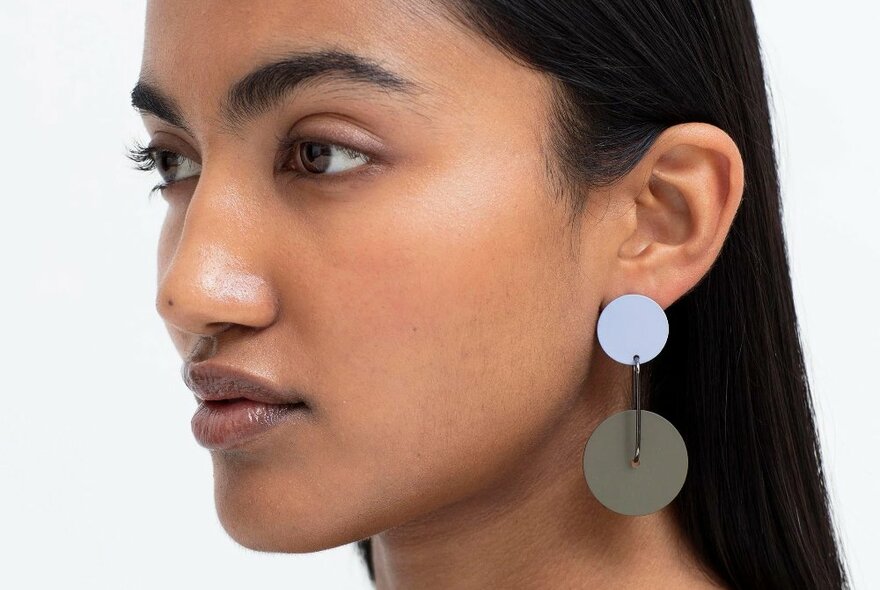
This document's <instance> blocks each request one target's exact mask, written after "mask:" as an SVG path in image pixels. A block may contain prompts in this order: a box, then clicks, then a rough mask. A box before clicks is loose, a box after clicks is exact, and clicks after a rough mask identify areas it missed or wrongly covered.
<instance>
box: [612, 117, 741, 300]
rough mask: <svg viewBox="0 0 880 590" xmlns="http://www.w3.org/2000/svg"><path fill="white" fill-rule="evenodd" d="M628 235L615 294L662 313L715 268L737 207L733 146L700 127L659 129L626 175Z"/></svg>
mask: <svg viewBox="0 0 880 590" xmlns="http://www.w3.org/2000/svg"><path fill="white" fill-rule="evenodd" d="M631 174H632V175H633V176H632V180H633V182H634V183H637V184H634V185H633V187H634V188H633V192H634V193H635V207H633V208H631V209H630V214H631V215H633V216H634V221H632V224H633V231H632V232H631V234H630V235H629V237H628V238H627V239H626V241H625V242H623V243H621V245H620V250H619V251H618V262H619V263H620V264H621V265H622V268H623V269H624V272H623V275H622V276H621V279H622V284H620V289H619V290H618V292H614V293H609V295H608V296H609V298H610V299H613V298H614V297H616V296H618V295H621V294H624V293H641V294H644V295H647V296H649V297H651V298H652V299H654V300H655V301H657V302H658V303H660V305H661V306H662V307H664V308H665V307H666V306H668V305H669V304H671V303H672V302H673V301H675V300H676V299H678V298H679V297H681V296H682V295H683V294H685V293H686V292H688V291H689V290H690V289H692V288H693V287H694V286H695V285H696V284H697V283H698V282H699V281H700V280H701V279H702V277H703V276H704V275H705V274H706V273H707V272H708V270H709V269H710V268H711V267H712V264H713V263H714V262H715V260H716V258H717V256H718V254H719V252H720V250H721V247H722V245H723V244H724V241H725V240H726V238H727V235H728V233H729V231H730V227H731V225H732V223H733V219H734V217H735V214H736V211H737V209H738V208H739V205H740V202H741V201H742V191H743V175H744V169H743V162H742V157H741V155H740V152H739V149H738V148H737V146H736V144H735V142H734V141H733V140H732V139H731V138H730V136H729V135H727V133H725V132H724V131H723V130H722V129H720V128H718V127H716V126H714V125H709V124H706V123H684V124H681V125H675V126H673V127H670V128H668V129H666V130H665V131H664V132H663V133H662V134H661V135H660V136H659V137H658V138H657V140H656V141H655V142H654V145H653V146H652V147H651V149H650V150H649V151H648V153H647V154H646V155H645V156H644V157H643V158H642V161H641V162H640V164H639V165H638V166H637V167H636V169H634V170H633V171H632V173H631Z"/></svg>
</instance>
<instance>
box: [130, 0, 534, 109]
mask: <svg viewBox="0 0 880 590" xmlns="http://www.w3.org/2000/svg"><path fill="white" fill-rule="evenodd" d="M313 49H323V50H327V49H337V50H343V51H347V52H351V53H355V54H358V55H361V56H364V57H366V58H368V59H370V60H372V61H375V62H376V63H379V64H381V65H382V66H383V67H385V68H387V69H388V70H391V71H393V72H395V73H398V74H400V75H401V76H402V77H405V78H407V79H410V80H413V81H415V82H416V83H417V84H418V86H419V88H420V89H426V92H423V93H420V95H419V96H418V97H415V98H413V99H412V100H413V101H414V105H413V106H415V107H418V108H419V109H421V110H422V111H423V113H425V114H428V115H429V116H430V115H431V114H436V111H444V110H445V111H447V112H448V111H455V113H456V114H457V115H458V116H460V117H465V116H466V115H467V114H473V115H478V116H479V115H484V114H486V112H485V111H486V109H488V112H489V114H491V113H492V112H493V110H497V109H498V107H499V105H505V104H512V103H517V104H519V105H521V106H522V105H528V104H529V95H530V94H532V95H533V96H534V99H535V100H541V98H542V96H543V95H540V90H541V89H543V88H544V86H543V80H542V79H541V78H540V77H539V76H538V75H537V74H536V73H535V72H533V71H532V70H529V69H527V68H524V67H522V66H521V65H519V64H516V63H515V62H514V61H513V60H510V59H509V58H508V57H506V56H505V55H504V54H502V53H501V52H499V51H498V50H497V49H495V48H494V47H493V46H492V45H491V44H489V43H488V42H487V41H486V40H484V39H482V38H480V37H478V36H477V35H474V34H469V33H466V32H465V31H463V30H462V29H461V28H459V27H457V26H455V25H453V24H452V23H451V22H450V21H449V20H447V19H445V18H444V17H443V16H442V13H441V12H440V11H439V8H438V7H437V6H436V5H435V4H434V2H432V1H429V0H418V1H412V0H288V1H278V0H275V1H269V0H248V2H241V1H240V0H187V1H186V2H180V1H179V0H150V1H149V2H148V5H147V17H146V30H145V38H144V53H143V63H142V71H141V77H142V78H148V79H149V80H150V81H151V83H153V84H155V85H156V86H158V87H159V88H160V89H162V90H163V91H166V92H167V93H168V94H171V95H173V96H174V97H175V98H176V100H178V101H179V102H180V103H181V104H183V105H185V108H186V110H187V112H188V114H189V116H190V117H192V118H193V120H206V119H209V118H212V117H214V116H215V115H216V113H215V112H214V111H215V110H216V108H217V106H218V105H219V101H218V97H222V96H224V95H225V94H226V92H227V90H228V89H229V87H230V85H231V84H232V83H233V82H234V81H236V80H239V79H240V78H242V77H243V76H244V75H246V74H247V73H248V72H250V71H252V70H253V69H254V68H255V66H257V65H259V64H263V63H267V62H269V61H272V60H273V58H277V56H279V55H283V54H285V53H288V52H292V51H302V50H313ZM481 110H483V112H481ZM432 112H433V113H432Z"/></svg>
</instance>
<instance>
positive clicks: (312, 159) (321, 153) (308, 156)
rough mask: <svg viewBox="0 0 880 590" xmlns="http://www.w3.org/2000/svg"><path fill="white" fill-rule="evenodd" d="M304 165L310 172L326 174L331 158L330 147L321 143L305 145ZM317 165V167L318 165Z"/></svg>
mask: <svg viewBox="0 0 880 590" xmlns="http://www.w3.org/2000/svg"><path fill="white" fill-rule="evenodd" d="M302 145H303V147H304V148H305V149H304V152H305V153H304V155H303V164H304V165H305V168H306V169H307V170H309V172H324V171H325V170H326V169H327V162H328V160H329V156H330V146H329V145H326V144H321V143H309V142H306V143H303V144H302ZM316 163H317V165H316Z"/></svg>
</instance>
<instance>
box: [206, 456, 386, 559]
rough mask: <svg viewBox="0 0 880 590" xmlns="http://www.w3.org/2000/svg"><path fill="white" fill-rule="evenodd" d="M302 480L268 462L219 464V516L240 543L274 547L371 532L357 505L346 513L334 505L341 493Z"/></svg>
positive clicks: (321, 545) (305, 548)
mask: <svg viewBox="0 0 880 590" xmlns="http://www.w3.org/2000/svg"><path fill="white" fill-rule="evenodd" d="M301 486H307V483H306V482H305V481H304V480H303V479H301V478H300V477H298V476H294V477H283V476H281V474H278V473H275V474H273V473H272V472H271V470H268V469H265V468H259V467H255V468H251V469H249V468H246V467H242V466H240V465H239V466H238V468H230V469H218V470H215V474H214V504H215V508H216V511H217V517H218V518H219V520H220V524H221V525H222V527H223V529H224V530H225V531H226V533H227V534H228V535H229V536H230V537H231V538H232V539H233V540H234V541H235V542H236V543H238V544H239V545H242V546H243V547H247V548H248V549H252V550H254V551H263V552H270V553H312V552H316V551H323V550H325V549H331V548H333V547H338V546H340V545H345V544H348V543H352V542H354V541H356V540H358V539H361V538H364V537H365V536H368V535H369V534H370V532H367V533H364V532H363V530H362V527H363V519H362V518H356V517H355V515H354V513H355V512H357V511H356V510H354V509H353V508H352V509H351V511H352V517H351V518H346V517H345V514H344V513H345V511H346V507H345V506H342V507H337V506H334V503H333V502H334V500H338V499H340V496H335V495H333V496H330V497H327V496H324V497H321V496H320V494H317V493H316V491H315V489H313V488H309V489H303V488H302V487H301ZM349 506H351V505H350V504H349ZM348 525H351V526H348Z"/></svg>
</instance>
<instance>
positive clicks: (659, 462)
mask: <svg viewBox="0 0 880 590" xmlns="http://www.w3.org/2000/svg"><path fill="white" fill-rule="evenodd" d="M641 412H642V426H641V428H642V441H641V446H640V455H639V464H638V466H637V467H634V466H633V464H632V460H633V450H634V449H635V444H636V410H625V411H623V412H618V413H617V414H614V415H613V416H610V417H608V418H606V419H605V420H603V421H602V423H601V424H599V426H597V427H596V430H594V431H593V433H592V434H591V435H590V439H589V440H588V441H587V444H586V446H585V447H584V477H585V478H586V480H587V485H588V486H589V487H590V491H591V492H593V495H594V496H595V497H596V499H597V500H599V502H601V503H602V504H603V505H604V506H605V507H606V508H608V509H610V510H613V511H614V512H617V513H619V514H625V515H627V516H641V515H644V514H650V513H652V512H656V511H657V510H660V509H661V508H663V507H664V506H666V505H667V504H669V503H670V502H671V501H672V500H673V499H674V498H675V496H677V495H678V492H679V490H681V487H682V486H683V485H684V480H685V477H686V476H687V468H688V455H687V449H686V447H685V444H684V440H683V439H682V437H681V434H679V432H678V430H677V429H676V428H675V426H673V425H672V423H670V422H669V421H668V420H667V419H666V418H664V417H663V416H661V415H659V414H655V413H654V412H650V411H648V410H641Z"/></svg>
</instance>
